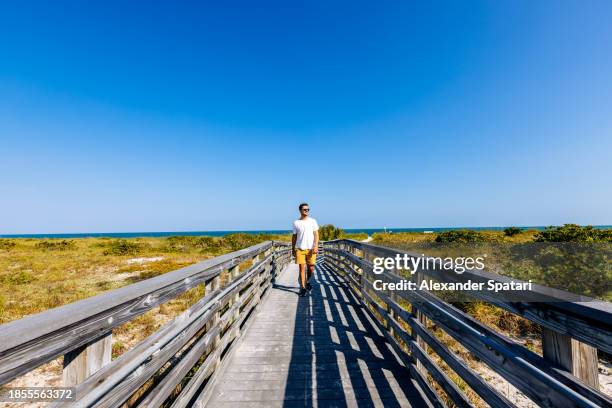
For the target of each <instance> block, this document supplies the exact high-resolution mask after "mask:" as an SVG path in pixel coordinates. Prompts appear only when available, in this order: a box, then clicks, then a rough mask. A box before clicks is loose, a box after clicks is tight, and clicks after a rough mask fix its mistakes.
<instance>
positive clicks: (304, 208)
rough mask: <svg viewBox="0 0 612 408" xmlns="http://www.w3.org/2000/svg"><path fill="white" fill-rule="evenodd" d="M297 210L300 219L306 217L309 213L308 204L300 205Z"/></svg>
mask: <svg viewBox="0 0 612 408" xmlns="http://www.w3.org/2000/svg"><path fill="white" fill-rule="evenodd" d="M298 208H299V210H300V215H301V216H302V217H308V213H309V212H310V206H309V205H308V203H302V204H300V206H299V207H298Z"/></svg>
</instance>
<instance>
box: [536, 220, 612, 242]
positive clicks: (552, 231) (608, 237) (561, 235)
mask: <svg viewBox="0 0 612 408" xmlns="http://www.w3.org/2000/svg"><path fill="white" fill-rule="evenodd" d="M534 241H535V242H612V229H605V230H601V229H595V228H593V226H591V225H588V226H586V227H582V226H580V225H577V224H565V225H563V226H562V227H547V228H546V229H545V230H544V231H540V232H538V233H537V234H536V235H535V237H534Z"/></svg>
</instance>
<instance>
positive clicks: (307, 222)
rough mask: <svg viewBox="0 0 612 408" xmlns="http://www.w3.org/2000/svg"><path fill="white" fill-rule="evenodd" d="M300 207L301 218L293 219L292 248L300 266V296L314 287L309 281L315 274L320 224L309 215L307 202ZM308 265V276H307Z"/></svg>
mask: <svg viewBox="0 0 612 408" xmlns="http://www.w3.org/2000/svg"><path fill="white" fill-rule="evenodd" d="M298 208H299V210H300V219H299V220H295V221H293V237H292V238H291V248H292V251H293V256H294V258H295V262H296V263H297V264H298V265H299V267H300V276H299V280H300V296H304V295H305V294H306V290H307V289H308V290H311V289H312V286H311V285H310V282H309V281H310V278H311V277H312V275H313V274H314V268H315V262H316V260H317V252H319V250H318V247H319V225H318V224H317V220H315V219H314V218H311V217H309V216H308V213H309V212H310V207H309V205H308V204H307V203H302V204H300V206H299V207H298ZM307 265H308V276H306V266H307Z"/></svg>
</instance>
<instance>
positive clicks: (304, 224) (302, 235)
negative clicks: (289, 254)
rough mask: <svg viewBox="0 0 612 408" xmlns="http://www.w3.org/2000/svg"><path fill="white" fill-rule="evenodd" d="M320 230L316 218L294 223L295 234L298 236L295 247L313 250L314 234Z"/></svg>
mask: <svg viewBox="0 0 612 408" xmlns="http://www.w3.org/2000/svg"><path fill="white" fill-rule="evenodd" d="M318 230H319V224H317V220H315V219H314V218H310V217H308V218H305V219H303V220H295V221H293V233H294V234H297V239H296V241H295V247H296V248H297V249H312V247H313V246H314V233H315V231H318Z"/></svg>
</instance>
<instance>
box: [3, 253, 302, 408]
mask: <svg viewBox="0 0 612 408" xmlns="http://www.w3.org/2000/svg"><path fill="white" fill-rule="evenodd" d="M289 259H290V250H289V247H288V246H287V245H286V244H283V243H275V242H272V241H267V242H264V243H261V244H258V245H255V246H252V247H250V248H246V249H243V250H240V251H236V252H232V253H229V254H226V255H222V256H219V257H216V258H213V259H210V260H206V261H203V262H200V263H197V264H194V265H191V266H188V267H185V268H182V269H179V270H176V271H173V272H170V273H167V274H164V275H161V276H158V277H155V278H152V279H148V280H145V281H142V282H139V283H136V284H133V285H129V286H126V287H123V288H119V289H116V290H112V291H109V292H106V293H103V294H101V295H98V296H95V297H92V298H89V299H85V300H82V301H79V302H75V303H71V304H69V305H66V306H62V307H59V308H56V309H52V310H49V311H46V312H43V313H39V314H37V315H33V316H30V317H26V318H24V319H21V320H17V321H14V322H10V323H8V324H5V325H2V326H0V385H1V384H6V383H7V382H9V381H11V380H12V379H14V378H16V377H18V376H21V375H23V374H25V373H27V372H29V371H31V370H33V369H34V368H36V367H38V366H40V365H41V364H44V363H46V362H49V361H51V360H53V359H55V358H58V357H61V356H64V359H63V361H64V372H63V377H64V385H66V386H75V387H76V396H77V401H76V404H75V402H66V403H65V404H64V405H66V406H71V407H74V406H105V407H108V406H119V405H121V404H123V403H124V402H125V401H128V400H130V401H132V402H134V403H135V405H138V406H142V407H158V406H161V405H162V404H163V403H164V402H165V401H166V400H167V398H168V397H169V396H170V395H172V396H173V397H174V398H173V400H172V401H173V402H172V405H171V406H172V407H186V406H191V405H192V404H193V403H194V401H195V400H196V399H199V400H202V399H205V398H206V397H207V393H208V392H209V391H210V390H209V388H210V387H207V384H209V383H212V382H211V381H210V380H211V379H213V378H214V375H215V372H216V369H217V368H218V367H219V366H220V362H221V360H222V359H223V357H224V356H225V355H226V354H227V352H228V350H229V348H230V347H231V346H232V344H234V340H235V339H236V338H237V336H239V335H240V331H241V328H242V327H243V326H244V325H245V323H246V322H247V320H248V319H249V317H250V316H251V314H252V313H251V312H252V311H253V309H254V308H255V307H256V306H257V305H258V303H259V302H260V301H261V298H262V296H264V295H265V294H266V293H267V291H268V289H269V288H270V285H271V282H272V281H273V280H274V277H275V275H276V273H277V272H278V271H280V270H281V269H282V267H283V266H284V264H286V263H287V262H289ZM249 264H250V266H249V267H248V268H245V269H244V270H241V268H240V266H241V265H242V266H248V265H249ZM222 277H223V278H224V280H225V282H223V285H222V282H221V278H222ZM202 284H203V285H205V287H206V292H205V295H204V297H203V298H202V299H200V300H199V301H197V302H196V303H195V304H193V305H192V306H191V307H190V308H189V309H188V310H186V311H185V312H183V313H182V314H181V315H180V316H178V317H177V318H175V319H174V320H172V321H171V322H169V323H168V324H166V325H165V326H163V327H162V328H161V329H160V330H159V331H157V332H155V333H153V334H152V335H150V336H149V337H147V338H145V339H144V340H142V341H141V342H139V343H138V344H137V345H136V346H135V347H134V348H132V349H130V350H128V351H127V352H125V353H124V354H122V355H121V356H119V357H117V358H116V359H114V360H112V361H111V346H112V339H111V337H112V329H113V328H115V327H117V326H119V325H121V324H124V323H126V322H128V321H130V320H132V319H134V318H135V317H137V316H139V315H142V314H143V313H145V312H147V311H149V310H151V309H152V308H154V307H156V306H159V305H161V304H163V303H165V302H167V301H169V300H171V299H172V298H175V297H176V296H178V295H180V294H181V293H184V292H185V291H187V290H189V289H191V288H194V287H196V286H197V285H202ZM169 363H170V364H169ZM143 389H147V390H146V392H143V391H142V390H143ZM139 394H140V395H139ZM57 405H60V406H61V404H57ZM166 405H167V403H166Z"/></svg>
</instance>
